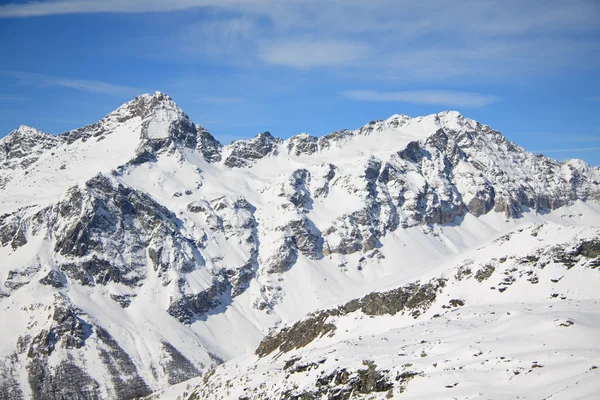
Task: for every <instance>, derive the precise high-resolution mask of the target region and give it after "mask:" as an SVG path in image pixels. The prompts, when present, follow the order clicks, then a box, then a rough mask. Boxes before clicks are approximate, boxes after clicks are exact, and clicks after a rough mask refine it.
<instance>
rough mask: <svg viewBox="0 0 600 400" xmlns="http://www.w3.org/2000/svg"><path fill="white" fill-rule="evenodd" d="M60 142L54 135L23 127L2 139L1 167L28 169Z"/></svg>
mask: <svg viewBox="0 0 600 400" xmlns="http://www.w3.org/2000/svg"><path fill="white" fill-rule="evenodd" d="M58 142H59V139H58V138H57V137H56V136H54V135H50V134H47V133H43V132H40V131H38V130H37V129H35V128H31V127H29V126H25V125H22V126H20V127H19V128H18V129H17V130H15V131H12V132H11V133H9V134H8V135H7V136H6V137H5V138H4V139H2V145H1V146H0V166H2V168H7V169H14V168H27V167H28V166H30V165H31V164H34V163H35V162H36V161H37V160H38V158H39V157H40V155H42V154H43V153H45V152H46V151H48V150H50V149H52V148H53V147H55V146H56V145H57V144H58Z"/></svg>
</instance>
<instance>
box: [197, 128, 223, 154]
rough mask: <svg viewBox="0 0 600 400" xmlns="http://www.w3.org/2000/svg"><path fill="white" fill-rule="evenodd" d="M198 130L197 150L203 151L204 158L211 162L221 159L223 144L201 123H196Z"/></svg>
mask: <svg viewBox="0 0 600 400" xmlns="http://www.w3.org/2000/svg"><path fill="white" fill-rule="evenodd" d="M196 131H197V137H196V142H197V146H196V150H197V151H198V152H200V153H202V155H203V156H204V159H205V160H206V161H208V162H210V163H214V162H219V161H221V151H222V150H223V145H221V143H219V141H218V140H217V139H215V138H214V137H213V135H211V134H210V133H209V132H208V131H207V130H206V129H204V128H203V127H201V126H200V125H196Z"/></svg>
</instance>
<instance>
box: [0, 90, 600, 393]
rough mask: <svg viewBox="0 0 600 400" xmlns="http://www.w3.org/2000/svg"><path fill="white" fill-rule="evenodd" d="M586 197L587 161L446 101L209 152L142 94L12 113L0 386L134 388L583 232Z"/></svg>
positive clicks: (160, 99)
mask: <svg viewBox="0 0 600 400" xmlns="http://www.w3.org/2000/svg"><path fill="white" fill-rule="evenodd" d="M598 199H600V171H599V170H598V168H593V167H591V166H589V165H587V164H586V163H584V162H582V161H579V160H569V161H566V162H563V163H560V162H557V161H554V160H551V159H549V158H546V157H544V156H536V155H533V154H531V153H529V152H527V151H525V150H524V149H523V148H520V147H518V146H517V145H515V144H513V143H510V142H509V141H507V140H506V139H505V138H504V137H503V136H502V135H501V134H500V133H499V132H497V131H494V130H493V129H491V128H490V127H488V126H485V125H482V124H480V123H478V122H476V121H473V120H470V119H468V118H465V117H463V116H462V115H460V114H458V113H456V112H443V113H439V114H434V115H430V116H426V117H418V118H410V117H407V116H404V115H395V116H392V117H391V118H389V119H387V120H384V121H373V122H371V123H369V124H367V125H365V126H364V127H361V128H359V129H357V130H353V131H350V130H342V131H338V132H334V133H332V134H330V135H326V136H323V137H321V138H316V137H313V136H310V135H307V134H300V135H297V136H293V137H291V138H289V139H287V140H282V139H280V138H276V137H273V136H272V135H271V134H270V133H268V132H265V133H261V134H258V135H257V136H256V137H255V138H253V139H250V140H241V141H236V142H233V143H231V144H229V145H227V146H223V145H221V144H220V143H219V142H218V141H217V140H215V138H214V137H212V136H211V135H210V133H209V132H207V131H206V130H205V129H204V128H202V127H201V126H199V125H196V124H194V123H193V122H192V121H191V120H190V119H189V118H188V116H187V115H186V114H185V113H184V112H183V111H182V110H181V109H180V108H179V107H178V106H177V105H176V104H175V103H174V102H173V100H172V99H171V98H170V97H168V96H167V95H164V94H162V93H155V94H152V95H142V96H140V97H137V98H136V99H134V100H132V101H131V102H129V103H126V104H124V105H123V106H122V107H120V108H119V109H117V110H116V111H114V112H112V113H110V114H109V115H107V116H106V117H105V118H103V119H102V120H100V121H98V122H97V123H94V124H92V125H89V126H86V127H84V128H81V129H77V130H74V131H71V132H66V133H64V134H61V135H58V136H52V135H48V134H44V133H42V132H39V131H37V130H35V129H33V128H28V127H21V128H19V129H18V130H16V131H14V132H12V133H11V134H9V135H8V136H7V137H6V138H4V139H2V140H0V260H1V261H0V337H2V341H1V342H0V378H2V379H0V398H11V399H12V398H19V397H23V398H38V399H45V398H134V397H139V396H144V395H149V394H150V393H152V392H154V391H157V390H161V389H164V388H167V387H169V386H172V385H175V384H177V383H179V382H182V381H185V380H188V379H191V378H194V377H197V376H200V375H201V374H203V372H205V371H206V370H207V369H209V368H211V367H212V366H214V365H216V364H219V363H221V362H222V361H224V360H230V359H233V358H236V357H239V356H242V355H243V354H247V353H252V352H254V350H255V349H256V346H257V345H259V343H260V342H261V340H263V338H264V337H265V335H267V334H268V333H269V331H270V330H272V329H278V327H281V326H284V325H285V324H290V323H292V322H293V321H296V320H298V319H301V318H304V317H305V316H306V315H307V314H308V313H311V312H316V311H318V310H323V309H328V308H329V307H331V306H332V305H335V304H342V303H343V302H348V301H352V300H353V299H356V298H359V297H361V296H364V295H366V294H368V293H371V292H373V291H380V290H382V289H383V288H384V287H386V286H389V285H391V284H396V285H400V284H404V283H405V282H409V281H410V282H412V281H417V280H421V281H423V279H425V278H424V277H425V276H429V275H427V274H429V271H434V270H435V271H438V270H437V269H436V268H438V266H439V265H445V266H446V267H445V269H444V271H445V270H446V269H451V268H453V267H455V266H456V265H458V264H457V263H458V262H459V261H460V260H461V257H463V254H464V253H465V252H468V251H473V250H474V249H477V248H478V247H479V246H481V245H483V244H485V243H487V242H488V241H489V240H493V239H495V238H497V237H500V236H502V235H504V234H507V233H509V232H511V231H514V230H515V229H521V228H523V227H526V226H529V225H530V224H532V223H533V224H542V223H552V224H555V225H549V226H556V227H578V228H577V229H581V232H580V234H581V235H584V236H585V235H591V233H590V232H591V231H589V230H585V229H584V227H588V228H590V227H598V226H600V206H599V205H598ZM565 229H567V228H565ZM569 229H575V228H569ZM586 229H587V228H586ZM592 230H593V229H592ZM573 232H574V233H573V237H575V236H577V235H579V233H577V232H579V231H573ZM584 236H582V237H584ZM586 237H587V236H586ZM565 240H566V239H565ZM492 247H493V246H492ZM444 271H441V270H440V271H438V272H439V273H443V272H444ZM594 272H596V271H595V270H594ZM592 276H594V275H593V274H592V275H591V276H590V277H589V282H593V280H592ZM585 280H586V282H587V281H588V277H587V276H586V278H585ZM561 282H562V281H561ZM568 282H569V285H572V287H570V288H569V289H568V290H571V291H577V290H579V289H578V288H579V286H578V285H579V284H578V281H573V280H569V281H568ZM516 292H517V291H515V290H507V291H506V292H505V293H502V296H504V297H503V298H504V299H511V298H512V295H511V294H512V293H516ZM474 293H477V292H474ZM483 293H486V295H485V297H487V293H488V292H487V291H484V292H482V294H481V295H482V296H484V294H483ZM482 301H483V300H482ZM514 301H517V300H514ZM550 301H551V299H548V302H550ZM466 304H467V307H470V306H471V302H469V303H466ZM492 304H493V303H492ZM494 307H495V306H494ZM340 318H342V319H347V318H349V317H347V316H346V315H343V316H340ZM419 318H421V317H419ZM348 323H350V322H348ZM436 323H438V322H436ZM586 346H587V345H586ZM590 346H591V345H590ZM592 347H593V346H592ZM374 351H375V350H374ZM374 354H375V353H374ZM267 359H268V358H262V360H267ZM261 362H262V361H261ZM361 362H362V361H361ZM378 362H379V364H377V365H378V367H381V365H380V364H381V361H378ZM340 367H344V366H343V365H341V364H340ZM348 368H349V367H348ZM386 368H387V367H386ZM415 382H416V380H415ZM219 390H220V389H219ZM286 390H287V389H286ZM219 393H225V392H219Z"/></svg>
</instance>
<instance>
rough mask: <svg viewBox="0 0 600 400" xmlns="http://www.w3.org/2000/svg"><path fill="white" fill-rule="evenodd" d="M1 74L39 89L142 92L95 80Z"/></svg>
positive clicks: (111, 92) (42, 75)
mask: <svg viewBox="0 0 600 400" xmlns="http://www.w3.org/2000/svg"><path fill="white" fill-rule="evenodd" d="M0 74H1V75H5V76H8V77H11V78H14V79H16V80H17V81H18V82H19V83H20V84H24V85H33V86H38V87H55V86H60V87H66V88H71V89H75V90H80V91H84V92H92V93H102V94H114V95H135V94H138V93H139V92H140V90H139V89H136V88H132V87H129V86H121V85H113V84H111V83H106V82H100V81H95V80H85V79H72V78H64V77H60V76H53V75H46V74H37V73H31V72H22V71H0Z"/></svg>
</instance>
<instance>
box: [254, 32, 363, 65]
mask: <svg viewBox="0 0 600 400" xmlns="http://www.w3.org/2000/svg"><path fill="white" fill-rule="evenodd" d="M366 52H367V51H366V46H364V45H362V44H360V43H357V42H351V41H342V40H305V39H300V40H286V41H281V42H277V43H269V44H266V45H264V46H263V47H262V49H261V50H260V56H261V58H262V59H263V60H264V61H265V62H267V63H269V64H278V65H284V66H286V67H292V68H299V69H305V68H313V67H330V66H339V65H344V64H347V63H350V62H353V61H356V60H357V59H359V58H361V57H363V56H364V55H365V54H366Z"/></svg>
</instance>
